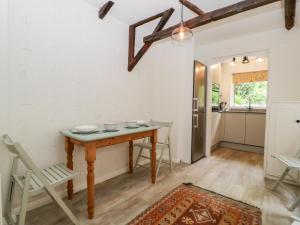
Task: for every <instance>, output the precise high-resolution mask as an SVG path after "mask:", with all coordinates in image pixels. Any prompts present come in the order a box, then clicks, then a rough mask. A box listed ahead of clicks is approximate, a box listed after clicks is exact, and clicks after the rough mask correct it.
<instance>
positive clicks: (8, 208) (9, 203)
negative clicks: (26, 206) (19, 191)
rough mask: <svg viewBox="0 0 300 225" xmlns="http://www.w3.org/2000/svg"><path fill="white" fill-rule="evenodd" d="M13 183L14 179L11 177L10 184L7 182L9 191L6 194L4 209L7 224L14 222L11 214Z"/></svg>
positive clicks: (14, 182)
mask: <svg viewBox="0 0 300 225" xmlns="http://www.w3.org/2000/svg"><path fill="white" fill-rule="evenodd" d="M15 184H16V181H15V179H14V178H13V177H11V178H10V184H9V193H8V195H7V200H6V211H5V216H6V219H7V222H8V223H9V224H14V218H13V216H12V201H13V194H14V190H15Z"/></svg>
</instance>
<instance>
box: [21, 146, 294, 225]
mask: <svg viewBox="0 0 300 225" xmlns="http://www.w3.org/2000/svg"><path fill="white" fill-rule="evenodd" d="M262 165H263V157H262V155H258V154H255V153H247V152H241V151H234V150H230V149H218V150H216V151H215V152H214V153H213V156H212V157H210V158H205V159H202V160H200V161H199V162H197V163H195V164H193V165H186V164H180V165H176V167H175V170H174V172H173V173H172V174H170V173H169V170H168V168H167V167H163V168H162V170H161V173H160V176H159V178H158V181H157V183H156V184H155V185H152V184H151V183H150V179H149V171H148V170H146V169H144V168H139V169H137V171H136V173H135V174H134V175H129V174H124V175H121V176H118V177H116V178H113V179H111V180H108V181H106V182H104V183H101V184H99V185H97V186H96V208H95V219H94V220H90V221H88V220H87V219H86V193H85V191H82V192H80V193H77V194H76V195H75V197H74V200H72V201H68V200H66V202H67V204H68V205H69V207H70V208H71V209H72V211H73V212H74V213H75V214H76V216H77V217H79V219H80V221H81V222H82V224H93V225H125V224H126V223H127V222H129V221H130V220H131V219H133V218H134V217H135V216H137V215H138V214H139V213H141V212H142V211H144V210H145V209H146V208H148V207H149V206H150V205H151V204H153V203H154V202H156V201H157V200H159V199H160V198H161V197H162V196H164V195H165V194H166V193H168V192H169V191H171V190H172V189H173V188H175V187H176V186H178V185H180V184H181V183H183V182H193V183H194V184H195V185H198V186H200V187H203V188H206V189H208V190H211V191H215V192H217V193H220V194H222V195H225V196H228V197H230V198H233V199H236V200H239V201H243V202H245V203H248V204H251V205H254V206H257V207H259V208H261V209H262V211H263V224H264V225H288V224H290V223H289V216H290V215H291V214H292V213H291V212H289V211H288V210H287V208H286V205H287V204H288V202H290V201H291V197H289V195H288V194H287V193H286V192H284V191H283V190H280V192H277V193H274V192H272V191H270V190H269V188H270V187H271V185H272V184H273V182H272V181H268V180H265V179H264V177H263V168H262ZM293 189H295V190H296V188H295V187H293ZM299 189H300V188H299ZM294 214H296V215H299V214H300V210H299V208H297V209H296V210H295V212H294ZM26 224H27V225H42V224H43V225H69V224H71V223H70V222H69V220H68V219H67V218H66V217H65V215H64V214H63V212H62V211H61V210H60V209H59V208H58V207H57V206H56V205H55V204H49V205H46V206H43V207H41V208H38V209H35V210H33V211H31V212H29V213H28V217H27V223H26Z"/></svg>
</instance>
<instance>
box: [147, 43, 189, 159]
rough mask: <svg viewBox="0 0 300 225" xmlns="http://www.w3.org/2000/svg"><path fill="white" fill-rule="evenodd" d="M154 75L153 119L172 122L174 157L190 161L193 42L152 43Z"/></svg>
mask: <svg viewBox="0 0 300 225" xmlns="http://www.w3.org/2000/svg"><path fill="white" fill-rule="evenodd" d="M148 60H150V61H151V62H152V66H151V70H152V74H151V76H152V77H153V91H154V92H153V93H152V94H153V95H152V109H153V111H152V112H153V116H154V118H155V119H159V120H163V121H164V120H165V121H170V120H171V121H173V122H174V127H173V128H172V129H173V132H172V141H173V144H172V148H173V157H174V159H175V160H176V161H179V160H182V161H184V162H188V163H189V162H190V161H191V124H192V112H191V109H192V96H193V66H194V65H193V63H194V55H193V43H192V42H188V43H186V44H184V45H177V44H174V43H173V42H172V41H170V40H166V41H161V42H159V43H156V44H154V45H153V47H152V48H151V49H150V51H149V58H148Z"/></svg>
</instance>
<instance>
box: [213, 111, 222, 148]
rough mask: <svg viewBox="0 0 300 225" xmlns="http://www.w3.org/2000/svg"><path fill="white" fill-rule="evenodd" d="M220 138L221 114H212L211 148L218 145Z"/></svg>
mask: <svg viewBox="0 0 300 225" xmlns="http://www.w3.org/2000/svg"><path fill="white" fill-rule="evenodd" d="M221 137H222V113H219V112H213V113H212V123H211V146H214V145H216V144H218V143H219V142H220V141H221Z"/></svg>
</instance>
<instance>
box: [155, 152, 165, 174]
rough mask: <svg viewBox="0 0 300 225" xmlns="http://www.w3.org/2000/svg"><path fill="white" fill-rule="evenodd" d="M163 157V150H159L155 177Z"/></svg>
mask: <svg viewBox="0 0 300 225" xmlns="http://www.w3.org/2000/svg"><path fill="white" fill-rule="evenodd" d="M163 155H164V148H162V149H161V153H160V156H159V160H158V164H157V167H156V177H157V175H158V172H159V168H160V165H161V162H162V159H163Z"/></svg>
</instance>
